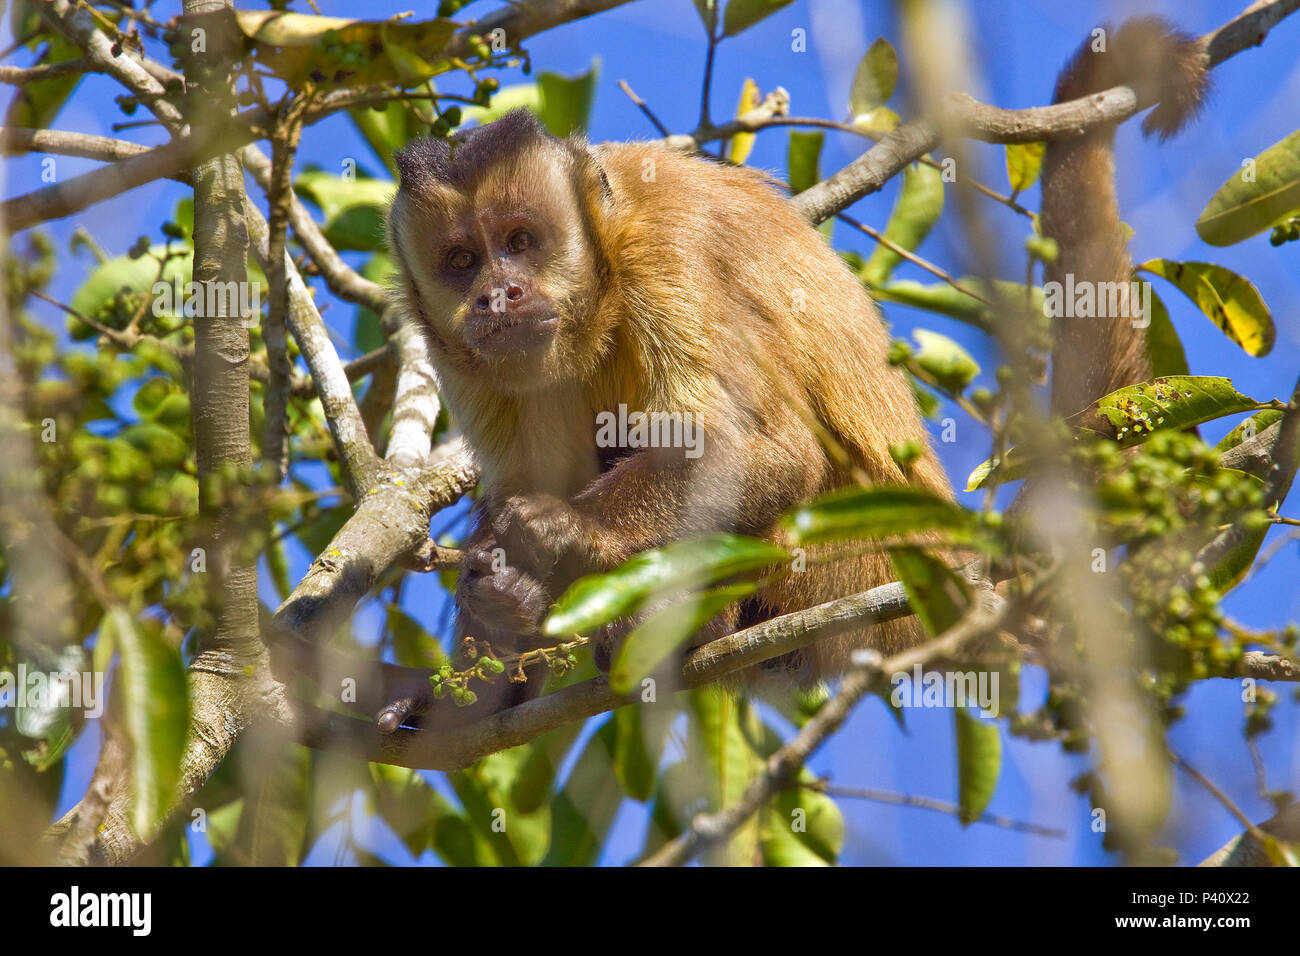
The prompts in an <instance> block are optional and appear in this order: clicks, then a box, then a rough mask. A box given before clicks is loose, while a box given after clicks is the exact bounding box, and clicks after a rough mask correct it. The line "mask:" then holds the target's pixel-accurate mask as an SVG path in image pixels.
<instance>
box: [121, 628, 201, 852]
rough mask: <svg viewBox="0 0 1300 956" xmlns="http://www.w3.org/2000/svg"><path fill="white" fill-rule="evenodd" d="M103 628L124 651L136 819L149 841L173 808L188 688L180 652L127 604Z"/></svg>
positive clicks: (136, 825) (123, 680)
mask: <svg viewBox="0 0 1300 956" xmlns="http://www.w3.org/2000/svg"><path fill="white" fill-rule="evenodd" d="M103 627H104V630H105V631H107V636H108V637H109V639H110V640H112V641H113V643H114V644H115V645H116V646H117V648H118V649H119V651H120V653H121V656H122V664H121V668H120V670H119V673H118V680H120V681H121V687H122V704H123V714H124V720H123V723H124V724H125V726H126V736H127V740H128V741H129V742H130V745H131V823H132V826H133V827H134V829H135V832H136V834H137V835H138V836H140V837H141V838H142V839H145V840H148V839H149V838H150V837H151V836H152V835H153V834H154V832H155V831H156V830H157V828H158V826H159V825H160V824H161V823H162V821H163V818H164V817H165V816H166V814H167V811H168V810H169V809H170V808H171V805H172V801H173V799H174V798H175V795H176V786H177V783H178V782H179V781H180V768H181V758H182V757H183V756H184V754H185V740H186V736H187V733H188V730H189V720H190V714H189V692H188V688H187V685H186V681H185V668H184V667H183V666H182V664H181V659H180V655H179V654H177V653H176V651H175V650H173V649H172V648H171V647H169V646H168V645H167V643H166V641H164V640H163V639H162V637H160V636H159V635H158V634H157V633H156V632H155V630H154V628H153V627H152V626H150V625H148V624H146V625H145V626H141V627H138V626H137V625H136V622H135V621H133V620H132V619H131V615H130V613H128V612H127V611H126V609H125V608H122V607H115V608H112V609H111V610H110V611H109V612H108V614H107V615H106V616H105V618H104V625H103Z"/></svg>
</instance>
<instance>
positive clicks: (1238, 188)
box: [1196, 130, 1300, 246]
mask: <svg viewBox="0 0 1300 956" xmlns="http://www.w3.org/2000/svg"><path fill="white" fill-rule="evenodd" d="M1247 168H1249V169H1250V170H1251V171H1252V173H1253V175H1252V176H1251V177H1250V178H1249V179H1247V178H1246V171H1247V169H1246V168H1243V169H1242V170H1239V171H1238V172H1236V173H1234V174H1233V176H1232V178H1231V179H1229V180H1228V181H1227V182H1226V183H1224V184H1223V185H1222V186H1220V187H1219V191H1218V192H1216V193H1215V194H1214V198H1212V199H1211V200H1210V201H1209V203H1208V204H1207V205H1206V207H1205V209H1204V211H1202V213H1201V218H1199V219H1197V220H1196V233H1197V235H1199V236H1200V237H1201V238H1202V239H1204V240H1205V241H1206V242H1208V243H1209V244H1210V245H1212V246H1230V245H1232V244H1233V243H1237V242H1241V241H1242V240H1244V239H1249V238H1250V237H1251V236H1253V235H1256V234H1258V233H1261V232H1263V231H1264V230H1265V229H1267V228H1268V227H1269V226H1271V225H1273V224H1274V223H1276V222H1278V221H1280V220H1282V219H1287V218H1289V217H1291V216H1292V215H1294V214H1295V213H1297V212H1300V130H1296V131H1295V132H1294V133H1292V134H1291V135H1290V136H1288V137H1286V139H1284V140H1282V141H1281V142H1279V143H1275V144H1273V145H1272V146H1270V147H1269V148H1268V149H1266V150H1264V152H1262V153H1260V154H1259V155H1258V156H1256V157H1255V158H1254V160H1252V161H1251V166H1250V167H1247ZM1252 180H1253V181H1252Z"/></svg>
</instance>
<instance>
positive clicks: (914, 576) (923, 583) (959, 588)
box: [889, 547, 970, 635]
mask: <svg viewBox="0 0 1300 956" xmlns="http://www.w3.org/2000/svg"><path fill="white" fill-rule="evenodd" d="M889 559H890V561H891V562H892V563H893V565H894V572H895V573H896V574H897V575H898V580H899V581H900V582H902V585H903V589H904V590H905V591H906V592H907V599H908V601H909V602H911V605H912V609H913V610H915V611H916V616H917V617H918V618H920V619H921V623H922V624H924V625H925V629H926V630H927V631H929V632H930V633H931V634H936V635H937V634H942V633H943V632H944V631H946V630H947V629H948V628H950V627H952V626H953V625H954V624H956V623H957V622H958V621H959V620H961V616H962V615H963V614H965V613H966V608H968V607H969V606H970V584H969V583H968V582H967V581H965V580H964V579H963V578H962V577H961V576H960V575H958V574H956V573H955V572H954V571H953V570H952V569H951V568H949V567H948V565H946V564H944V563H943V562H942V561H940V560H939V559H938V558H936V557H934V556H933V555H930V554H926V553H925V552H924V551H922V550H921V549H920V548H910V547H909V548H890V550H889Z"/></svg>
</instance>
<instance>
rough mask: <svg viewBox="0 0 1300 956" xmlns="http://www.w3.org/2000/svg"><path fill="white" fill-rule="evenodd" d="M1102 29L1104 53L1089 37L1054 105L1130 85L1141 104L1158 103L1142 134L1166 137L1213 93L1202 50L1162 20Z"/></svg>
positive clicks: (1067, 72) (1194, 40) (1064, 77)
mask: <svg viewBox="0 0 1300 956" xmlns="http://www.w3.org/2000/svg"><path fill="white" fill-rule="evenodd" d="M1104 29H1105V34H1106V49H1105V52H1096V51H1094V50H1093V49H1092V47H1093V39H1092V38H1091V37H1089V39H1088V40H1087V41H1086V42H1085V43H1084V44H1083V46H1082V47H1081V48H1080V49H1079V52H1078V53H1077V54H1075V57H1074V59H1073V60H1072V61H1071V63H1070V65H1069V66H1068V67H1067V68H1066V69H1065V71H1064V72H1063V73H1062V74H1061V78H1060V80H1059V81H1058V83H1057V85H1056V96H1055V97H1054V100H1053V102H1056V103H1063V102H1065V101H1067V100H1074V99H1078V98H1079V97H1082V96H1089V95H1091V94H1093V93H1100V92H1101V91H1102V90H1108V89H1110V88H1111V87H1112V86H1120V85H1124V86H1129V87H1132V89H1133V91H1134V92H1135V93H1136V94H1137V97H1138V103H1139V104H1141V105H1143V106H1149V105H1151V104H1153V103H1154V104H1158V105H1156V108H1155V109H1153V110H1152V111H1151V113H1150V114H1149V115H1148V116H1147V118H1146V120H1145V121H1143V123H1142V132H1144V133H1145V134H1147V135H1148V136H1149V135H1151V134H1152V133H1155V134H1156V135H1158V136H1159V137H1160V139H1161V140H1166V139H1168V138H1169V137H1170V136H1172V135H1173V134H1174V133H1176V132H1178V130H1180V129H1181V128H1182V127H1183V126H1184V125H1185V124H1186V123H1187V122H1188V121H1189V120H1190V119H1191V118H1192V117H1193V116H1195V115H1196V113H1197V112H1198V111H1199V110H1200V108H1201V106H1202V104H1203V103H1204V102H1205V98H1206V95H1207V93H1208V92H1209V70H1208V60H1207V56H1206V53H1205V48H1204V46H1203V45H1202V44H1201V42H1200V41H1199V40H1198V39H1197V38H1196V37H1194V36H1192V35H1191V34H1188V33H1183V32H1182V31H1180V30H1178V29H1176V28H1175V27H1174V26H1173V25H1172V24H1171V23H1169V21H1167V20H1165V19H1164V18H1163V17H1138V18H1136V19H1133V20H1128V21H1126V22H1125V23H1124V24H1123V25H1122V26H1121V27H1120V28H1119V29H1118V30H1113V29H1111V28H1110V27H1109V26H1107V27H1105V28H1104Z"/></svg>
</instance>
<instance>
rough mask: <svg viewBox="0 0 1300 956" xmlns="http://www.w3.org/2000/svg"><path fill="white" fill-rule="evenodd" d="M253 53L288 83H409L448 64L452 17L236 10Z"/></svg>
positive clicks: (237, 23) (452, 24) (431, 74)
mask: <svg viewBox="0 0 1300 956" xmlns="http://www.w3.org/2000/svg"><path fill="white" fill-rule="evenodd" d="M234 17H235V23H236V25H237V26H238V28H239V31H240V33H242V34H243V35H244V36H245V37H246V38H247V41H248V42H249V43H250V45H251V46H252V48H253V53H254V56H255V57H256V58H257V60H258V62H259V63H262V64H264V65H265V66H266V67H267V68H268V69H269V70H271V72H273V73H274V74H275V75H276V76H278V77H280V79H282V80H284V81H285V82H287V83H289V84H290V85H297V84H301V83H304V82H307V81H312V82H316V83H322V84H329V83H398V84H402V85H407V86H409V85H412V84H415V83H419V82H422V81H424V80H427V79H428V78H429V77H431V76H435V75H437V74H438V73H443V72H445V71H446V70H448V69H450V64H449V63H448V62H447V61H446V60H445V59H443V58H442V51H443V49H444V48H445V47H446V45H447V41H448V40H450V39H451V35H452V33H454V32H455V30H456V26H457V25H456V23H455V22H454V21H452V20H442V19H437V20H395V19H393V20H353V19H348V18H344V17H318V16H309V15H307V14H303V13H288V12H285V11H280V10H236V11H235V12H234Z"/></svg>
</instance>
